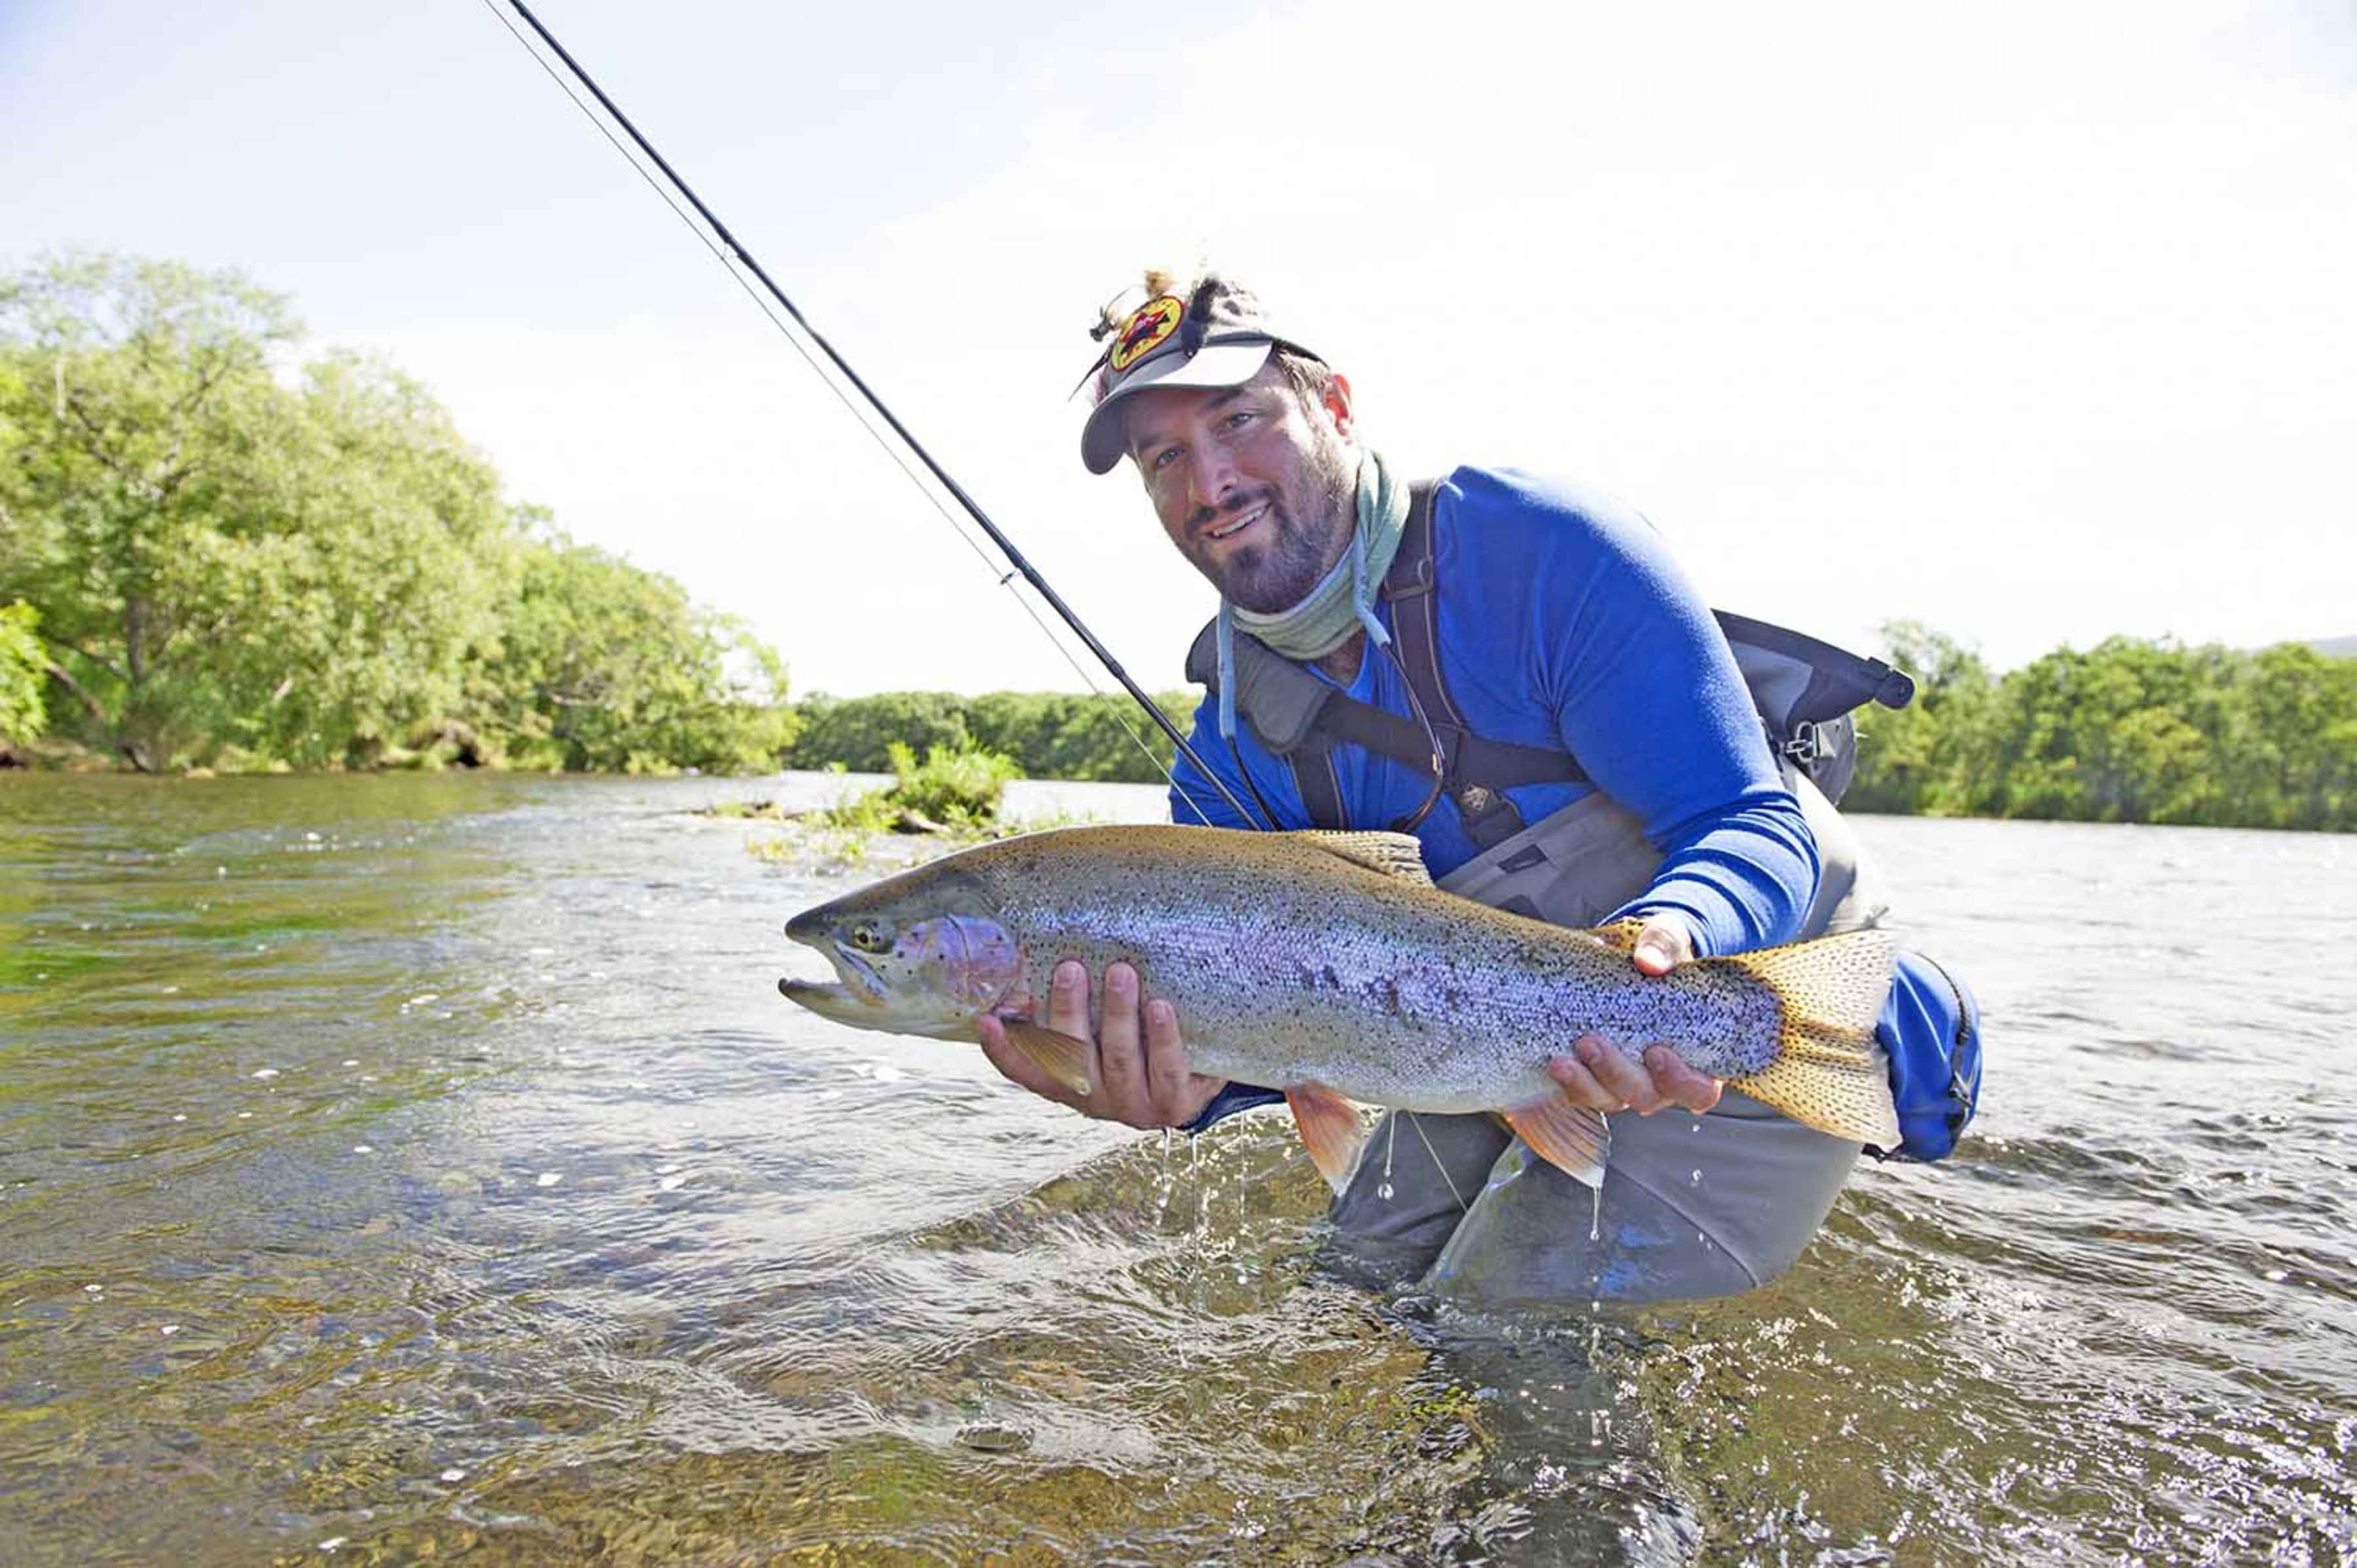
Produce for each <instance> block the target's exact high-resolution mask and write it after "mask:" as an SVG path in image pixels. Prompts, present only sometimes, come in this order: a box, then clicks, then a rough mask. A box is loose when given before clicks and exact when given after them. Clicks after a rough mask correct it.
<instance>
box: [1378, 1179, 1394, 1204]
mask: <svg viewBox="0 0 2357 1568" xmlns="http://www.w3.org/2000/svg"><path fill="white" fill-rule="evenodd" d="M1375 1196H1376V1197H1380V1198H1382V1199H1383V1201H1384V1202H1385V1203H1389V1202H1390V1201H1391V1200H1392V1184H1391V1183H1389V1182H1385V1183H1383V1186H1381V1187H1377V1188H1375Z"/></svg>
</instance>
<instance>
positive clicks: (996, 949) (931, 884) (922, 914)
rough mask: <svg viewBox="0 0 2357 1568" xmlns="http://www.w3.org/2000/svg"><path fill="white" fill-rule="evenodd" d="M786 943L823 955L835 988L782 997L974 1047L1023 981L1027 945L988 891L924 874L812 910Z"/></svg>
mask: <svg viewBox="0 0 2357 1568" xmlns="http://www.w3.org/2000/svg"><path fill="white" fill-rule="evenodd" d="M786 935H787V936H789V937H791V938H792V939H793V940H795V941H798V942H800V943H802V945H803V946H805V947H808V948H813V949H815V950H817V951H818V952H819V953H820V954H822V955H823V957H824V958H825V959H826V961H828V962H829V963H830V964H832V965H833V966H834V973H835V979H834V982H833V983H822V982H815V981H805V980H794V979H791V978H789V979H785V980H780V981H779V982H778V990H779V992H780V994H782V995H783V996H785V997H786V999H787V1000H788V1001H791V1002H795V1003H799V1004H802V1006H804V1007H807V1008H809V1009H810V1010H811V1011H812V1012H813V1013H816V1014H818V1015H821V1016H822V1017H826V1018H832V1019H834V1021H835V1022H836V1023H838V1024H849V1025H851V1026H854V1027H856V1028H862V1029H882V1030H885V1031H887V1032H888V1033H890V1034H896V1035H922V1036H930V1037H932V1038H936V1039H965V1040H971V1039H974V1037H975V1035H974V1020H975V1019H977V1018H979V1017H980V1016H981V1015H983V1014H985V1013H987V1012H990V1011H991V1010H992V1009H993V1008H995V1007H996V1006H997V1005H998V1004H1000V1003H1001V1002H1002V1001H1004V1000H1005V999H1006V997H1007V995H1008V993H1010V992H1012V991H1014V990H1015V989H1016V987H1017V983H1018V982H1019V981H1020V980H1021V978H1022V972H1023V954H1022V949H1021V946H1020V944H1018V943H1017V941H1016V940H1015V938H1014V937H1013V935H1012V934H1011V933H1010V932H1009V931H1008V930H1007V929H1006V926H1005V925H1004V924H1002V923H1001V922H1000V920H999V918H997V916H996V912H995V911H994V910H993V909H991V908H990V907H989V904H988V901H987V899H986V898H985V897H983V896H982V893H981V889H980V888H979V887H978V886H975V885H974V884H973V883H972V882H971V881H970V880H968V879H965V878H960V877H955V876H950V877H937V878H934V877H926V876H925V875H923V872H922V869H921V868H920V871H919V872H916V873H911V874H908V875H902V876H896V877H892V878H889V879H888V880H886V881H884V882H880V883H877V884H876V885H875V886H871V887H863V888H861V889H860V890H859V891H857V892H856V893H851V894H846V895H845V897H841V898H837V899H834V900H833V901H832V902H830V903H825V904H821V905H819V906H818V907H816V908H811V909H805V910H803V911H802V913H801V914H799V915H796V916H795V917H794V918H792V919H791V920H789V921H787V922H786Z"/></svg>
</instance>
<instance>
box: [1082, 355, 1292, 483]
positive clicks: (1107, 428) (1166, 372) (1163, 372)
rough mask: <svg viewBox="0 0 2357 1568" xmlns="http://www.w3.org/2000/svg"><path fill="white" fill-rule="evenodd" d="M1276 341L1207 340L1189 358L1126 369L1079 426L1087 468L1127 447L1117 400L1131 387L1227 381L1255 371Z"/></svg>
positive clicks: (1107, 464)
mask: <svg viewBox="0 0 2357 1568" xmlns="http://www.w3.org/2000/svg"><path fill="white" fill-rule="evenodd" d="M1275 348H1276V345H1275V343H1274V342H1272V341H1271V340H1269V339H1268V338H1260V339H1258V340H1256V341H1254V342H1250V343H1206V344H1205V345H1203V347H1202V348H1200V349H1197V350H1196V351H1195V357H1194V358H1193V359H1191V360H1190V359H1186V358H1182V357H1181V356H1179V355H1177V354H1168V355H1165V356H1163V357H1161V358H1159V359H1153V360H1147V361H1146V363H1145V364H1142V365H1140V366H1138V367H1137V368H1136V369H1135V370H1134V371H1130V372H1129V375H1128V376H1127V377H1126V378H1125V380H1124V381H1122V383H1121V385H1119V386H1117V387H1115V388H1114V390H1113V392H1112V393H1111V394H1110V395H1109V396H1107V397H1106V399H1105V400H1104V401H1103V403H1099V404H1097V405H1096V407H1094V408H1093V409H1091V410H1090V411H1089V418H1088V423H1087V424H1083V425H1082V426H1081V461H1082V462H1083V463H1086V464H1087V465H1088V466H1089V472H1090V473H1092V474H1103V473H1106V472H1108V471H1110V470H1111V469H1112V467H1113V466H1114V464H1116V463H1118V462H1120V461H1121V459H1122V455H1123V454H1124V453H1125V452H1126V451H1128V450H1129V419H1128V414H1129V411H1128V410H1127V409H1125V408H1124V407H1122V406H1121V404H1122V401H1123V400H1124V399H1125V398H1127V397H1128V396H1130V394H1132V393H1133V392H1151V391H1153V390H1154V389H1155V388H1156V387H1232V386H1240V385H1242V384H1243V382H1245V381H1250V380H1252V379H1253V378H1254V376H1256V375H1258V374H1260V368H1261V367H1262V366H1263V365H1265V364H1267V363H1268V357H1269V355H1270V353H1272V352H1273V351H1274V350H1275Z"/></svg>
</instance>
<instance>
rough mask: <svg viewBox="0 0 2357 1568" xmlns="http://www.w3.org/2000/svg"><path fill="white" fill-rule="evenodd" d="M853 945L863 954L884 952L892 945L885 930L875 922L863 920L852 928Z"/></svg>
mask: <svg viewBox="0 0 2357 1568" xmlns="http://www.w3.org/2000/svg"><path fill="white" fill-rule="evenodd" d="M850 938H851V945H852V946H853V947H856V948H857V949H858V950H860V951H861V952H882V951H883V950H885V949H886V948H887V947H889V946H890V945H891V942H890V940H889V939H888V938H887V937H886V936H885V934H884V928H883V927H881V926H879V925H877V923H876V922H875V921H873V920H862V921H860V922H859V923H858V924H857V925H856V926H854V927H852V928H851V931H850Z"/></svg>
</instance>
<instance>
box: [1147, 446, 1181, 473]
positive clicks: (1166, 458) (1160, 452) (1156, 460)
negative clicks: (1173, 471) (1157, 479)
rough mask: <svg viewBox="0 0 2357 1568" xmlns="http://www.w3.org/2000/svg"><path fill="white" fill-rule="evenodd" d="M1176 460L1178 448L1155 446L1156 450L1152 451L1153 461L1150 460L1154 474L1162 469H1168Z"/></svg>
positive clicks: (1177, 458)
mask: <svg viewBox="0 0 2357 1568" xmlns="http://www.w3.org/2000/svg"><path fill="white" fill-rule="evenodd" d="M1178 460H1179V448H1178V447H1176V446H1157V447H1156V448H1155V451H1154V456H1153V459H1152V461H1153V464H1154V470H1155V472H1156V473H1160V472H1161V471H1162V470H1163V469H1165V468H1168V467H1170V465H1171V464H1173V463H1175V462H1177V461H1178Z"/></svg>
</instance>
